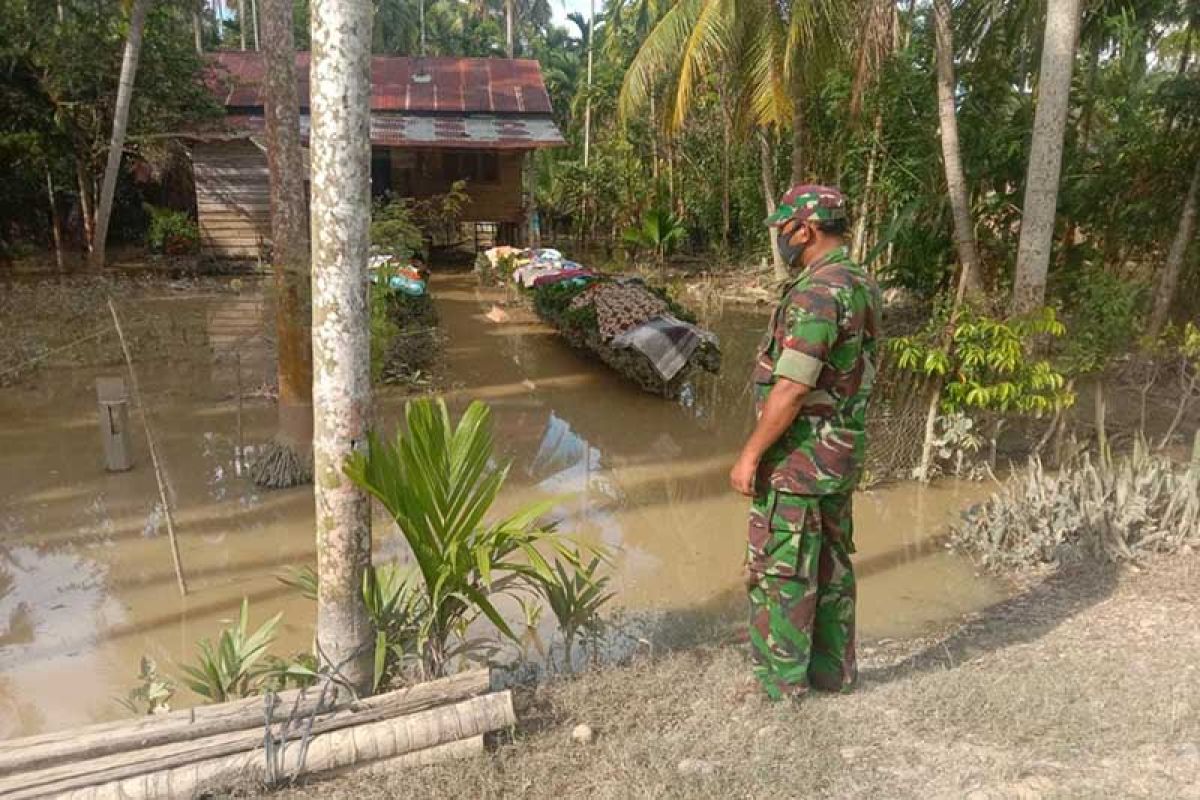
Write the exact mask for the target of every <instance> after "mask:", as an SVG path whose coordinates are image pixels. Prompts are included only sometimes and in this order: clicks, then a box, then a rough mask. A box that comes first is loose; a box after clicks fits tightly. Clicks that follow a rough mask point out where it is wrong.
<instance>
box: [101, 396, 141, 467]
mask: <svg viewBox="0 0 1200 800" xmlns="http://www.w3.org/2000/svg"><path fill="white" fill-rule="evenodd" d="M96 399H97V400H98V401H99V404H100V438H101V441H102V442H103V445H104V468H105V469H106V470H108V471H109V472H125V471H126V470H128V469H132V468H133V448H132V446H131V444H130V440H129V393H128V392H126V391H125V381H124V380H122V379H121V378H97V379H96Z"/></svg>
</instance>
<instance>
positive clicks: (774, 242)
mask: <svg viewBox="0 0 1200 800" xmlns="http://www.w3.org/2000/svg"><path fill="white" fill-rule="evenodd" d="M758 157H759V161H760V162H761V164H762V185H763V200H765V201H766V205H767V216H770V215H772V214H774V213H775V209H776V207H777V206H778V204H777V203H776V202H775V192H776V191H778V190H777V189H776V188H775V154H774V153H773V152H771V134H770V132H769V131H768V130H767V129H766V128H759V129H758ZM767 238H768V239H769V240H770V241H771V263H772V264H774V265H775V280H778V281H785V280H787V278H788V265H787V264H785V263H784V261H783V255H782V254H781V253H780V252H779V240H778V239H776V238H775V232H774V231H768V233H767Z"/></svg>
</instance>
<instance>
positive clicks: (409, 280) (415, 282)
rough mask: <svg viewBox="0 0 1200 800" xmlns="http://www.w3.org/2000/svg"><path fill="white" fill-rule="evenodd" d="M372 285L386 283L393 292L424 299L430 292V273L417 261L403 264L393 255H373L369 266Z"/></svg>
mask: <svg viewBox="0 0 1200 800" xmlns="http://www.w3.org/2000/svg"><path fill="white" fill-rule="evenodd" d="M367 274H368V275H369V276H370V279H371V283H379V282H380V281H386V282H387V286H388V288H389V289H391V290H392V291H393V292H399V293H401V294H406V295H408V296H409V297H423V296H424V295H425V294H427V293H428V291H429V288H428V287H429V273H428V271H427V270H425V269H424V268H423V267H422V266H421V264H420V262H418V261H416V260H415V259H413V260H411V261H409V262H408V263H403V262H401V261H400V260H399V259H397V258H396V257H395V256H392V255H373V256H371V258H370V261H369V262H368V264H367Z"/></svg>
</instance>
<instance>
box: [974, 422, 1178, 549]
mask: <svg viewBox="0 0 1200 800" xmlns="http://www.w3.org/2000/svg"><path fill="white" fill-rule="evenodd" d="M951 541H952V543H953V544H954V545H955V546H956V547H958V548H959V549H961V550H964V551H966V552H968V553H971V554H973V555H975V556H977V557H978V558H979V559H980V560H981V561H982V562H983V563H984V564H985V565H986V566H988V567H991V568H999V569H1020V568H1024V567H1030V566H1034V565H1037V564H1044V563H1060V562H1063V561H1068V560H1073V559H1076V558H1078V557H1080V556H1088V557H1092V558H1095V559H1099V560H1103V561H1112V562H1119V561H1130V560H1133V559H1135V558H1137V557H1138V556H1139V555H1142V554H1146V553H1152V552H1170V551H1173V550H1175V549H1177V548H1179V547H1181V546H1182V545H1184V544H1188V543H1194V544H1197V543H1200V467H1197V466H1195V465H1193V466H1192V467H1191V468H1187V467H1181V466H1179V465H1177V464H1175V463H1173V462H1172V461H1171V460H1169V459H1167V458H1164V457H1162V456H1157V455H1153V454H1151V453H1150V451H1149V449H1148V448H1147V447H1146V445H1145V443H1144V442H1142V441H1140V440H1138V441H1137V442H1135V444H1134V448H1133V451H1132V452H1131V453H1130V454H1129V455H1128V456H1127V457H1125V458H1124V459H1122V460H1120V461H1118V462H1117V463H1116V464H1111V463H1109V462H1106V461H1105V460H1104V459H1101V460H1100V461H1099V462H1098V463H1096V464H1093V463H1092V461H1091V459H1090V457H1088V456H1087V455H1084V456H1082V457H1081V458H1080V460H1078V461H1077V462H1075V463H1073V464H1069V465H1067V466H1065V467H1064V468H1063V469H1061V470H1060V471H1059V472H1058V473H1055V474H1051V473H1047V472H1046V471H1045V470H1044V469H1043V468H1042V464H1041V462H1040V461H1038V460H1036V459H1034V460H1032V461H1030V463H1029V466H1028V467H1027V468H1026V469H1025V470H1024V471H1022V472H1020V473H1018V474H1016V475H1014V476H1013V477H1011V478H1010V479H1009V480H1008V482H1007V483H1006V484H1005V485H1004V487H1003V488H1002V489H1001V490H1000V491H999V492H997V493H996V494H995V495H994V496H993V497H992V498H991V499H990V500H988V501H987V502H985V503H983V504H982V505H980V506H977V507H976V508H974V509H972V510H971V511H970V512H968V513H967V514H966V516H965V517H964V520H963V523H962V524H961V525H959V526H957V527H956V528H955V529H954V531H953V534H952V537H951Z"/></svg>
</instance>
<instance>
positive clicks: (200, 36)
mask: <svg viewBox="0 0 1200 800" xmlns="http://www.w3.org/2000/svg"><path fill="white" fill-rule="evenodd" d="M192 38H194V39H195V40H196V55H198V56H202V55H204V27H203V26H202V25H201V23H200V11H199V9H193V10H192Z"/></svg>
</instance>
